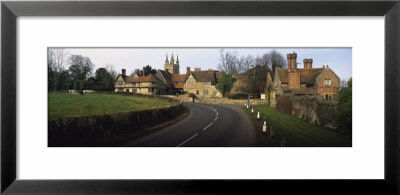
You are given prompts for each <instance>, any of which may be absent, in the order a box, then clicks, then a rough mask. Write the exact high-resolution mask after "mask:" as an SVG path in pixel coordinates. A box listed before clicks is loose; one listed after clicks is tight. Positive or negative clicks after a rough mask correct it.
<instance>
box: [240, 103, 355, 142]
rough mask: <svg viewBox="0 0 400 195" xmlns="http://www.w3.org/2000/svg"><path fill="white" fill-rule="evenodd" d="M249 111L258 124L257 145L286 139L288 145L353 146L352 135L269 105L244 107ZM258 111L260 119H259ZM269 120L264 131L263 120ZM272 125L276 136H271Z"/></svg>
mask: <svg viewBox="0 0 400 195" xmlns="http://www.w3.org/2000/svg"><path fill="white" fill-rule="evenodd" d="M243 109H244V110H245V111H246V112H248V113H249V114H250V116H251V118H252V119H253V121H254V122H255V124H256V128H257V129H256V130H257V146H280V144H281V140H282V139H286V143H287V146H297V147H308V146H321V147H322V146H351V145H352V144H351V139H352V138H351V136H348V135H347V136H346V135H344V134H342V133H339V132H337V131H334V130H331V129H327V128H324V127H321V126H317V125H313V124H310V123H308V122H307V121H304V120H302V119H299V118H297V117H295V116H292V115H288V114H285V113H281V112H278V111H276V110H275V109H273V108H271V107H269V106H268V105H258V106H254V114H252V113H251V108H249V109H247V108H243ZM257 111H259V112H260V118H261V119H260V120H259V121H257ZM264 119H265V121H266V122H267V131H268V133H267V134H265V133H262V125H263V120H264ZM270 127H273V128H274V132H275V137H270V136H269V132H270Z"/></svg>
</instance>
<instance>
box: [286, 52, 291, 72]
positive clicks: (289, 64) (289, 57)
mask: <svg viewBox="0 0 400 195" xmlns="http://www.w3.org/2000/svg"><path fill="white" fill-rule="evenodd" d="M286 57H287V64H288V66H287V67H288V69H289V70H291V69H292V54H286Z"/></svg>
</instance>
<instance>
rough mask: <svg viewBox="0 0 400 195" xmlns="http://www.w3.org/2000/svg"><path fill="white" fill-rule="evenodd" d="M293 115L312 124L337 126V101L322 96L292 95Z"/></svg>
mask: <svg viewBox="0 0 400 195" xmlns="http://www.w3.org/2000/svg"><path fill="white" fill-rule="evenodd" d="M291 100H292V105H293V111H292V115H296V116H297V117H299V118H302V119H304V120H307V121H309V122H311V123H312V124H316V125H322V126H325V127H329V128H335V126H334V125H335V122H336V121H335V119H336V112H337V111H336V105H337V101H333V100H329V101H328V100H324V99H323V98H322V97H321V96H291Z"/></svg>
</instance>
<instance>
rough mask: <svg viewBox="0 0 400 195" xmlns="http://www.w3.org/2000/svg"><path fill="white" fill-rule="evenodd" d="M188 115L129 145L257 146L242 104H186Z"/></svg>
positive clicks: (251, 125) (250, 123)
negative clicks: (241, 106) (240, 105)
mask: <svg viewBox="0 0 400 195" xmlns="http://www.w3.org/2000/svg"><path fill="white" fill-rule="evenodd" d="M183 105H184V106H185V107H187V108H188V109H189V111H190V113H189V115H188V116H187V117H186V118H184V119H183V120H181V121H179V122H178V123H176V124H174V125H171V126H169V127H167V128H165V129H162V130H160V131H158V132H155V133H153V134H150V135H148V136H145V137H143V138H139V139H137V140H134V141H132V142H130V143H128V144H126V146H145V147H146V146H147V147H159V146H167V147H188V146H189V147H197V146H203V147H220V146H222V147H227V146H233V147H245V146H255V145H256V134H255V130H254V126H253V123H252V122H251V120H250V118H249V116H247V114H246V113H245V112H244V111H243V110H242V109H241V108H240V107H239V106H232V105H215V104H199V103H184V104H183Z"/></svg>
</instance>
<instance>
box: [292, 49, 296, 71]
mask: <svg viewBox="0 0 400 195" xmlns="http://www.w3.org/2000/svg"><path fill="white" fill-rule="evenodd" d="M292 69H293V70H296V69H297V53H295V52H293V54H292Z"/></svg>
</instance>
